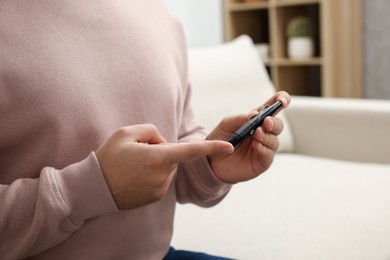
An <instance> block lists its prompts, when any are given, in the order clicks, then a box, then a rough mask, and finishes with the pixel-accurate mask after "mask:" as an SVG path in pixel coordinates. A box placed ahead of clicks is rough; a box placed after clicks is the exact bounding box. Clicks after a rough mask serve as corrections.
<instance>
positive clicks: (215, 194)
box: [176, 84, 231, 207]
mask: <svg viewBox="0 0 390 260" xmlns="http://www.w3.org/2000/svg"><path fill="white" fill-rule="evenodd" d="M190 98H191V85H190V84H188V89H187V95H186V98H185V102H184V111H183V117H182V119H181V124H180V129H179V133H180V135H179V142H191V141H199V140H205V139H206V136H207V135H206V133H205V130H204V128H203V127H202V126H201V125H200V124H199V123H198V122H197V121H196V119H195V117H194V112H193V110H192V108H191V104H190ZM230 188H231V184H228V183H225V182H223V181H221V180H220V179H218V178H217V176H216V175H215V173H214V172H213V170H212V168H211V166H210V164H209V161H208V159H207V157H201V158H196V159H194V160H191V161H187V162H184V163H181V164H179V166H178V170H177V177H176V195H177V200H178V202H179V203H194V204H196V205H199V206H202V207H211V206H214V205H216V204H217V203H219V202H220V201H221V200H222V199H223V198H224V197H225V196H226V194H227V193H228V192H229V190H230Z"/></svg>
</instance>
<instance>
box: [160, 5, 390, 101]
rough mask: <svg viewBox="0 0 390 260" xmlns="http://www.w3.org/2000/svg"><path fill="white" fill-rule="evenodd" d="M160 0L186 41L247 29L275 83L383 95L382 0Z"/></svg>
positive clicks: (200, 42)
mask: <svg viewBox="0 0 390 260" xmlns="http://www.w3.org/2000/svg"><path fill="white" fill-rule="evenodd" d="M163 1H164V2H165V3H166V5H167V6H168V8H169V9H170V10H171V11H172V12H173V13H174V14H175V15H176V16H177V17H178V18H179V19H180V20H181V21H182V23H183V26H184V29H185V33H186V37H187V42H188V46H189V48H204V47H209V46H213V45H218V44H222V43H223V42H226V41H230V40H233V39H234V38H236V37H238V36H239V35H241V34H247V35H249V36H251V38H252V39H253V41H254V43H255V45H256V47H257V50H258V52H259V56H260V57H261V58H262V59H263V61H264V63H265V65H266V66H267V70H268V72H269V75H270V77H271V79H272V81H273V83H274V84H275V87H276V88H277V89H284V90H287V91H289V92H290V93H291V94H294V95H304V96H324V97H325V96H326V97H351V98H368V99H390V86H389V85H390V84H389V82H390V54H389V53H387V51H388V50H390V35H389V34H388V29H389V28H390V18H389V17H388V10H390V1H389V0H371V1H369V0H163ZM304 38H307V40H305V39H304ZM294 48H295V49H294Z"/></svg>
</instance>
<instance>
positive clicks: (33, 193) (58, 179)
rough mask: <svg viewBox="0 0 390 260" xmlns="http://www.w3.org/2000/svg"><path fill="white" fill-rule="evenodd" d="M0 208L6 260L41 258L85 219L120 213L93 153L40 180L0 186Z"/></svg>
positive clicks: (0, 232) (43, 174)
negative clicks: (35, 255)
mask: <svg viewBox="0 0 390 260" xmlns="http://www.w3.org/2000/svg"><path fill="white" fill-rule="evenodd" d="M96 202H98V203H96ZM0 205H1V211H0V255H1V256H2V257H3V259H19V258H24V257H27V256H31V255H34V254H37V253H39V252H41V251H44V250H46V249H48V248H50V247H53V246H54V245H56V244H58V243H61V242H62V241H64V240H65V239H66V238H67V237H69V236H70V235H71V234H72V233H73V232H75V231H76V230H77V229H78V228H79V227H80V226H81V225H83V223H84V222H85V221H86V220H87V219H89V218H93V217H96V216H99V215H103V214H106V213H110V212H115V211H117V210H118V209H117V207H116V205H115V202H114V200H113V198H112V196H111V193H110V191H109V188H108V186H107V184H106V181H105V179H104V176H103V174H102V172H101V169H100V166H99V163H98V161H97V159H96V157H95V154H94V153H93V152H92V153H91V154H90V155H89V156H88V157H87V158H85V159H84V160H82V161H80V162H78V163H75V164H72V165H70V166H68V167H66V168H64V169H62V170H56V169H54V168H50V167H46V168H44V169H42V171H41V173H40V176H39V178H37V179H18V180H15V181H14V182H12V183H11V184H10V185H0Z"/></svg>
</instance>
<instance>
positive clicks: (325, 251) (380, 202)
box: [172, 36, 390, 260]
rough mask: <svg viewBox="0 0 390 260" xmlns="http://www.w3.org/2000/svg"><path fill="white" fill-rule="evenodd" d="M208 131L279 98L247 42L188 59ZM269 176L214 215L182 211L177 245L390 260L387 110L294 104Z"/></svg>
mask: <svg viewBox="0 0 390 260" xmlns="http://www.w3.org/2000/svg"><path fill="white" fill-rule="evenodd" d="M189 61H190V72H191V75H192V77H193V78H192V82H193V106H194V108H195V113H196V115H197V117H198V119H199V120H200V121H201V122H202V123H203V124H204V125H205V126H206V127H207V128H209V129H211V127H213V126H214V125H215V124H216V123H217V122H219V120H220V119H221V118H222V117H224V116H227V115H229V114H236V113H243V112H247V111H249V110H251V109H253V108H255V107H256V106H258V105H260V104H262V103H263V102H264V101H265V100H266V99H267V98H268V97H269V96H270V95H272V93H273V92H275V90H274V88H273V86H272V83H271V82H270V80H269V78H268V76H267V73H266V71H265V68H264V65H263V64H262V63H261V61H260V59H259V58H258V56H257V53H256V51H255V50H254V46H253V43H252V42H251V40H250V39H249V37H247V36H241V37H239V38H238V39H236V40H234V41H233V42H230V43H225V44H222V45H221V46H215V47H208V48H203V49H195V50H190V54H189ZM280 116H281V117H282V118H283V120H284V122H285V125H286V128H285V131H284V132H283V135H282V136H281V137H280V141H281V147H280V149H279V151H278V153H277V155H276V157H275V160H274V163H273V164H272V166H271V168H270V169H269V170H268V171H267V172H265V173H263V174H262V175H260V176H259V177H258V178H256V179H255V180H252V181H248V182H245V183H240V184H237V185H235V186H234V187H233V189H232V190H231V192H230V193H229V195H228V196H227V197H226V198H225V200H224V201H222V202H221V203H220V204H218V205H217V206H215V207H212V208H208V209H203V208H199V207H196V206H193V205H178V206H177V214H176V219H175V232H174V237H173V242H172V245H173V246H175V247H176V248H179V249H188V250H195V251H203V252H208V253H211V254H217V255H222V256H227V257H231V258H235V259H270V260H276V259H283V260H286V259H299V260H306V259H307V260H309V259H310V260H313V259H331V260H337V259H340V260H341V259H342V260H349V259H351V260H352V259H353V260H357V259H367V260H380V259H383V260H385V259H390V138H389V135H390V101H373V100H371V101H368V100H352V99H329V98H309V97H296V96H293V97H292V103H291V105H290V107H289V108H287V110H286V111H285V112H284V114H281V115H280Z"/></svg>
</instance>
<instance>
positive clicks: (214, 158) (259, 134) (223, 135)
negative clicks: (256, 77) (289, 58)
mask: <svg viewBox="0 0 390 260" xmlns="http://www.w3.org/2000/svg"><path fill="white" fill-rule="evenodd" d="M277 100H280V101H281V102H282V104H283V108H286V107H287V106H288V105H289V104H290V101H291V98H290V96H289V94H288V93H286V92H284V91H281V92H278V93H276V94H275V95H274V96H273V97H272V98H270V99H269V100H268V101H267V102H266V104H264V105H271V104H273V103H274V102H276V101H277ZM263 107H264V106H260V107H258V108H256V110H254V111H252V112H250V113H248V114H242V115H237V116H231V117H226V118H224V119H223V120H222V121H221V122H220V123H219V124H218V126H217V127H216V128H215V129H214V130H213V131H212V132H211V133H210V135H209V136H208V138H207V139H208V140H227V139H228V138H229V137H230V136H231V135H232V134H233V133H234V132H235V131H236V130H237V129H239V128H240V127H241V126H242V125H243V124H245V123H246V122H247V121H248V120H249V119H250V118H251V117H253V116H254V115H255V114H256V113H257V112H258V111H260V110H261V109H262V108H263ZM282 130H283V122H282V120H280V119H279V118H276V117H267V118H266V119H265V120H264V123H263V125H262V127H259V128H257V130H256V131H255V132H254V134H253V135H252V136H251V137H250V138H248V139H247V140H245V141H244V142H243V143H242V144H241V145H240V146H239V147H238V148H236V150H235V151H234V153H232V154H225V155H221V154H219V155H217V154H212V155H209V161H210V164H211V167H212V168H213V170H214V172H215V174H216V175H217V177H218V178H220V179H221V180H223V181H225V182H229V183H236V182H241V181H247V180H250V179H253V178H255V177H257V176H258V175H260V174H261V173H263V172H264V171H266V170H267V169H268V168H269V167H270V166H271V163H272V161H273V158H274V153H275V152H276V150H277V149H278V147H279V141H278V138H277V136H278V135H279V134H280V133H281V132H282Z"/></svg>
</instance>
